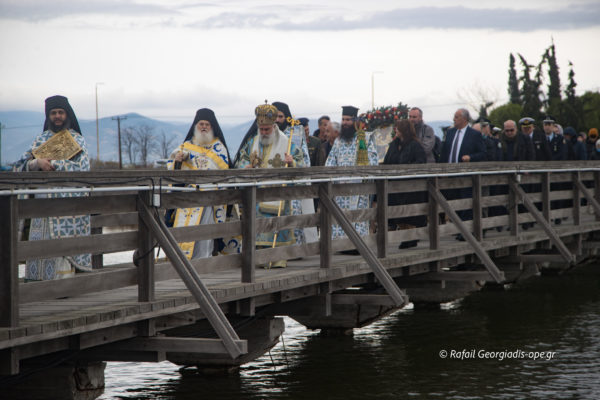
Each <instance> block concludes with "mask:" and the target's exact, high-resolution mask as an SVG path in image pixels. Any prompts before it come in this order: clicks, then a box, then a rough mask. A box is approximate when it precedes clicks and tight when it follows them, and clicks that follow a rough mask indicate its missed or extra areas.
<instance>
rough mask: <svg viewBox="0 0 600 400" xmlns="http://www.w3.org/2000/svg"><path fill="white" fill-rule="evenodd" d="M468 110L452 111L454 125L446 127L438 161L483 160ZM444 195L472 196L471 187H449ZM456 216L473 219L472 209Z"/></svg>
mask: <svg viewBox="0 0 600 400" xmlns="http://www.w3.org/2000/svg"><path fill="white" fill-rule="evenodd" d="M469 119H470V116H469V111H468V110H466V109H464V108H459V109H458V110H456V112H455V113H454V127H453V128H450V129H448V132H447V133H446V140H445V141H444V144H443V146H442V154H441V157H440V162H445V163H459V162H463V163H464V162H477V161H485V160H486V158H487V155H486V152H485V143H484V141H483V136H481V133H479V132H477V131H476V130H475V129H473V128H471V127H470V126H469ZM444 195H445V196H446V198H448V200H455V199H466V198H471V197H472V196H473V190H472V188H470V187H468V188H461V189H450V190H448V191H445V193H444ZM457 214H458V216H459V217H460V219H462V220H463V221H467V220H471V219H473V210H472V209H471V208H469V209H467V210H459V211H457ZM456 240H460V241H464V240H465V239H464V238H463V237H462V235H461V234H458V235H457V236H456Z"/></svg>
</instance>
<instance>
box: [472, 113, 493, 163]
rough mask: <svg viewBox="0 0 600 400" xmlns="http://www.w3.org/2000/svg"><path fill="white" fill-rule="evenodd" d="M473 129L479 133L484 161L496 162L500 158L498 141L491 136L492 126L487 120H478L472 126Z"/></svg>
mask: <svg viewBox="0 0 600 400" xmlns="http://www.w3.org/2000/svg"><path fill="white" fill-rule="evenodd" d="M472 128H473V129H475V130H476V131H479V132H481V136H482V137H483V143H484V144H485V154H486V159H485V160H486V161H498V160H499V158H500V153H499V152H500V139H498V138H496V137H493V136H492V126H491V124H490V120H489V119H487V118H479V119H477V121H476V122H475V124H473V126H472Z"/></svg>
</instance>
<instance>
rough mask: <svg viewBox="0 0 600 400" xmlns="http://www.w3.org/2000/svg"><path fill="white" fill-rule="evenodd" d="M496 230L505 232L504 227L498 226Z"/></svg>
mask: <svg viewBox="0 0 600 400" xmlns="http://www.w3.org/2000/svg"><path fill="white" fill-rule="evenodd" d="M496 230H497V231H498V232H502V231H503V230H504V227H503V226H497V227H496Z"/></svg>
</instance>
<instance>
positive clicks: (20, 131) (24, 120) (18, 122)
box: [0, 111, 252, 165]
mask: <svg viewBox="0 0 600 400" xmlns="http://www.w3.org/2000/svg"><path fill="white" fill-rule="evenodd" d="M121 116H122V117H123V119H121V133H123V130H124V129H127V128H135V127H141V126H147V127H149V128H150V129H152V132H153V134H154V135H155V136H156V137H159V136H161V135H162V133H164V134H165V135H166V136H167V138H174V139H173V141H172V146H173V148H175V147H176V146H177V145H178V144H180V143H181V142H183V139H184V138H185V135H186V134H187V132H188V129H189V127H190V124H191V120H190V122H186V123H179V122H168V121H159V120H156V119H152V118H148V117H145V116H143V115H140V114H136V113H128V114H124V115H121ZM112 118H113V117H105V118H100V119H99V120H98V136H99V138H100V158H101V160H103V161H117V160H118V158H119V154H118V135H117V121H116V120H113V119H112ZM44 120H45V115H44V113H40V112H34V111H0V123H1V124H2V132H1V142H0V145H1V149H2V153H1V156H2V164H3V165H6V164H9V163H12V162H15V161H16V160H18V159H19V158H20V157H21V155H22V154H23V153H24V152H25V150H27V149H28V148H29V147H30V146H31V143H32V142H33V140H34V138H35V137H36V136H37V135H38V134H40V133H41V131H42V127H43V124H44ZM251 123H252V121H248V122H247V123H244V124H239V125H227V124H221V129H222V130H223V133H224V135H225V140H226V141H227V145H228V147H229V152H230V153H231V156H232V157H233V156H234V155H235V153H236V152H237V149H238V147H239V144H240V142H241V141H242V138H243V137H244V135H245V133H246V131H247V129H248V127H249V126H250V124H251ZM79 125H80V127H81V131H82V133H83V136H84V138H85V140H86V143H87V146H88V152H89V154H90V157H92V158H97V148H98V145H97V140H96V120H95V119H94V120H85V119H79ZM156 150H157V151H156V152H154V153H153V154H151V155H150V157H149V161H154V160H156V159H159V158H161V155H160V154H158V153H159V149H158V148H157V149H156ZM123 162H124V163H128V160H127V158H126V156H125V154H123Z"/></svg>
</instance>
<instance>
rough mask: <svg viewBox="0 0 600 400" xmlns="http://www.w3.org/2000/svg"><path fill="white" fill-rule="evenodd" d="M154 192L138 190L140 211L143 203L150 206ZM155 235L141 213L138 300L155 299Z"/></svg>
mask: <svg viewBox="0 0 600 400" xmlns="http://www.w3.org/2000/svg"><path fill="white" fill-rule="evenodd" d="M151 196H152V193H151V192H150V191H148V190H143V191H140V192H138V198H137V202H138V207H137V209H138V213H139V211H140V210H141V209H142V207H141V204H140V203H143V204H144V205H146V206H149V204H150V200H151ZM153 247H154V245H153V237H152V233H151V232H150V228H149V227H148V226H147V225H146V223H145V222H144V220H143V219H142V217H141V215H139V216H138V254H137V255H138V257H141V258H140V259H139V260H138V263H137V267H138V301H140V302H147V301H154V299H155V293H154V283H155V282H154V251H153Z"/></svg>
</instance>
